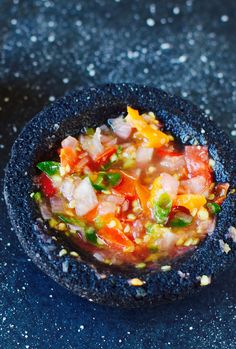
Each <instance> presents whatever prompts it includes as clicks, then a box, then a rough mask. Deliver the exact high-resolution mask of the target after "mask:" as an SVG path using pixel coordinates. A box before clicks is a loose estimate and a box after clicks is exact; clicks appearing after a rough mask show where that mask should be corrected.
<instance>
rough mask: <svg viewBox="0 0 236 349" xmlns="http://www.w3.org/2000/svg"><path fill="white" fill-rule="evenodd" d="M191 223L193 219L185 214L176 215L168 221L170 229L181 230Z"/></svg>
mask: <svg viewBox="0 0 236 349" xmlns="http://www.w3.org/2000/svg"><path fill="white" fill-rule="evenodd" d="M192 221H193V217H192V216H190V215H186V214H181V213H179V214H178V213H176V215H175V216H174V218H173V219H171V221H170V223H169V224H170V226H171V227H176V228H183V227H187V226H188V225H190V224H191V223H192Z"/></svg>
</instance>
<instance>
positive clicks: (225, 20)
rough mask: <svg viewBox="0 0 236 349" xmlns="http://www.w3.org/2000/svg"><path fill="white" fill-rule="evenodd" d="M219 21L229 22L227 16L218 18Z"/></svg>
mask: <svg viewBox="0 0 236 349" xmlns="http://www.w3.org/2000/svg"><path fill="white" fill-rule="evenodd" d="M220 20H221V22H224V23H225V22H228V20H229V16H227V15H222V16H221V17H220Z"/></svg>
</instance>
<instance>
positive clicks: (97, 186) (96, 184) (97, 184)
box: [90, 172, 106, 191]
mask: <svg viewBox="0 0 236 349" xmlns="http://www.w3.org/2000/svg"><path fill="white" fill-rule="evenodd" d="M104 177H105V172H99V174H98V177H97V179H96V181H95V182H93V181H92V180H91V179H90V182H91V183H92V186H93V187H94V189H96V190H97V191H102V190H106V186H105V185H104V183H103V181H104Z"/></svg>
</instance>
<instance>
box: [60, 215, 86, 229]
mask: <svg viewBox="0 0 236 349" xmlns="http://www.w3.org/2000/svg"><path fill="white" fill-rule="evenodd" d="M57 217H58V218H59V219H60V220H61V221H62V222H64V223H66V224H72V225H77V226H78V227H81V228H85V227H86V224H85V223H84V222H83V221H81V220H80V219H78V218H74V217H68V216H63V215H61V214H60V215H58V216H57Z"/></svg>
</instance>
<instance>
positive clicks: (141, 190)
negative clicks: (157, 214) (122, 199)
mask: <svg viewBox="0 0 236 349" xmlns="http://www.w3.org/2000/svg"><path fill="white" fill-rule="evenodd" d="M135 190H136V193H137V195H138V197H139V200H140V203H141V206H142V209H143V211H144V212H148V211H149V209H148V206H147V203H148V200H149V197H150V191H149V190H148V188H146V187H145V186H144V185H142V184H141V183H140V182H139V181H136V182H135Z"/></svg>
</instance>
